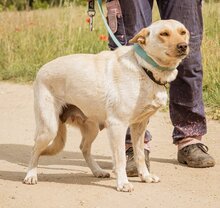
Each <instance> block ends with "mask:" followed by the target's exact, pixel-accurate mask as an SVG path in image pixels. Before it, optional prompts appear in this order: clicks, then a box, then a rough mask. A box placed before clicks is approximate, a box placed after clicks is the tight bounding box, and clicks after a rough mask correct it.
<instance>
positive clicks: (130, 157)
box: [126, 147, 150, 177]
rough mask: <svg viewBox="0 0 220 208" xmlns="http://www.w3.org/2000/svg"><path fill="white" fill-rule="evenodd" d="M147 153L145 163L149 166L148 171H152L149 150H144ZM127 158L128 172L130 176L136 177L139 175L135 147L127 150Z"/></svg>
mask: <svg viewBox="0 0 220 208" xmlns="http://www.w3.org/2000/svg"><path fill="white" fill-rule="evenodd" d="M144 154H145V163H146V166H147V169H148V171H150V160H149V154H150V152H149V150H146V149H145V150H144ZM126 159H127V164H126V172H127V176H128V177H136V176H138V171H137V167H136V163H135V160H134V151H133V147H129V148H128V149H127V150H126Z"/></svg>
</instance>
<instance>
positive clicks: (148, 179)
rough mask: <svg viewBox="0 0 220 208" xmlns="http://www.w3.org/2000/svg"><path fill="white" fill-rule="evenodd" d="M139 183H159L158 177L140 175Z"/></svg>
mask: <svg viewBox="0 0 220 208" xmlns="http://www.w3.org/2000/svg"><path fill="white" fill-rule="evenodd" d="M140 178H141V181H143V182H146V183H158V182H160V178H159V177H158V176H155V175H152V174H149V175H146V176H143V175H140Z"/></svg>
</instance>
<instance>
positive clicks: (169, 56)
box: [129, 20, 189, 67]
mask: <svg viewBox="0 0 220 208" xmlns="http://www.w3.org/2000/svg"><path fill="white" fill-rule="evenodd" d="M129 42H130V43H138V44H139V45H141V47H142V48H143V49H144V50H145V51H146V52H147V54H148V55H149V56H151V58H153V59H154V60H155V61H156V62H157V63H158V64H159V65H161V66H166V67H173V66H177V65H178V64H179V63H180V62H181V60H182V59H184V58H185V57H186V56H187V54H188V53H189V31H188V30H187V29H186V28H185V26H184V25H183V24H182V23H180V22H178V21H176V20H159V21H156V22H154V23H153V24H151V25H150V26H149V27H147V28H144V29H142V30H141V31H140V32H139V33H138V34H137V35H135V36H134V37H133V38H132V39H131V40H130V41H129Z"/></svg>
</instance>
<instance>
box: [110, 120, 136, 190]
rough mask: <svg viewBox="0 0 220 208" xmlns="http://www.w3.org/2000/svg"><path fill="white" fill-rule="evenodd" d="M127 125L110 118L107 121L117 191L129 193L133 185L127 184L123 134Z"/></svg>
mask: <svg viewBox="0 0 220 208" xmlns="http://www.w3.org/2000/svg"><path fill="white" fill-rule="evenodd" d="M126 130H127V125H126V124H124V123H123V122H121V121H119V120H117V119H115V118H112V119H109V121H108V127H107V132H108V136H109V140H110V144H111V148H112V153H113V160H114V161H113V162H114V165H115V174H116V180H117V181H116V183H117V191H124V192H131V191H133V185H132V184H131V183H129V182H128V178H127V174H126V170H125V168H126V156H125V134H126Z"/></svg>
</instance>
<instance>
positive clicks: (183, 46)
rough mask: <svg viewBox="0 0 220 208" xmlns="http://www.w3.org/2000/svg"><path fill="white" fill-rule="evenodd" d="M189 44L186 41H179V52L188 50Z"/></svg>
mask: <svg viewBox="0 0 220 208" xmlns="http://www.w3.org/2000/svg"><path fill="white" fill-rule="evenodd" d="M187 47H188V45H187V44H186V43H178V44H177V50H178V51H179V52H186V49H187Z"/></svg>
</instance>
